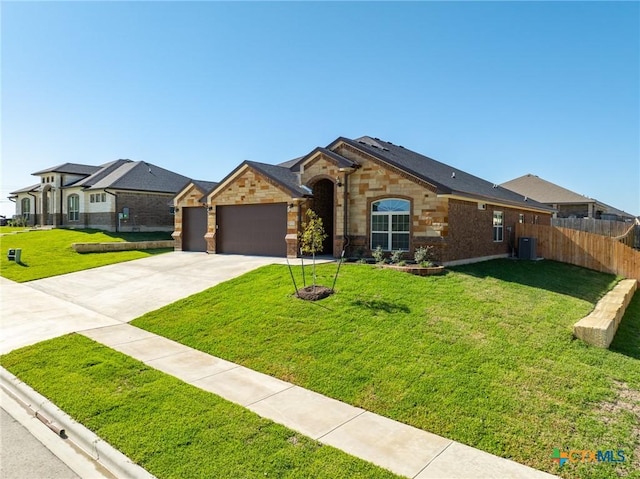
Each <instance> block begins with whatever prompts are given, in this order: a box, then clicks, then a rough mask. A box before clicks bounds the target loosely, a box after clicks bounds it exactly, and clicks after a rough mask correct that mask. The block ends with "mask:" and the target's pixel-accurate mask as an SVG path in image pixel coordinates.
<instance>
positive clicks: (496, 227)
mask: <svg viewBox="0 0 640 479" xmlns="http://www.w3.org/2000/svg"><path fill="white" fill-rule="evenodd" d="M503 239H504V218H503V215H502V211H494V212H493V241H495V242H500V241H502V240H503Z"/></svg>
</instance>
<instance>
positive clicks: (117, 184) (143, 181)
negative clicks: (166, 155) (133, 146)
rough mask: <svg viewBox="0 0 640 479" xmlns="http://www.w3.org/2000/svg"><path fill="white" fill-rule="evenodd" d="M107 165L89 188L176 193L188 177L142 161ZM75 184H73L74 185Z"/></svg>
mask: <svg viewBox="0 0 640 479" xmlns="http://www.w3.org/2000/svg"><path fill="white" fill-rule="evenodd" d="M120 161H122V163H118V162H115V164H111V165H109V166H107V168H106V171H105V173H106V174H104V175H102V174H101V175H100V178H99V179H98V180H97V181H96V182H95V183H92V181H91V180H90V179H89V178H88V179H87V180H88V181H87V183H91V184H90V186H89V188H88V189H90V190H97V189H104V188H111V189H117V190H133V191H149V192H156V193H174V194H175V193H177V192H178V191H179V190H180V189H181V188H182V187H183V186H184V185H185V184H186V183H187V182H189V181H190V180H189V178H187V177H186V176H182V175H179V174H178V173H174V172H173V171H169V170H165V169H164V168H160V167H159V166H156V165H152V164H151V163H147V162H144V161H129V160H120ZM74 186H75V185H74Z"/></svg>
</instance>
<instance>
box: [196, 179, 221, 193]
mask: <svg viewBox="0 0 640 479" xmlns="http://www.w3.org/2000/svg"><path fill="white" fill-rule="evenodd" d="M191 183H193V184H194V185H196V186H197V187H198V189H199V190H200V191H202V192H207V191H211V190H212V189H214V188H215V187H216V186H218V182H216V181H204V180H191Z"/></svg>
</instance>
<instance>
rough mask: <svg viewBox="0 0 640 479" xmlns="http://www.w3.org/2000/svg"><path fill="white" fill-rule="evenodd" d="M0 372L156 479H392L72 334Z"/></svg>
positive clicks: (19, 355) (9, 357)
mask: <svg viewBox="0 0 640 479" xmlns="http://www.w3.org/2000/svg"><path fill="white" fill-rule="evenodd" d="M0 363H2V366H4V367H5V368H6V369H7V370H9V371H11V372H12V373H13V374H15V375H16V376H17V377H19V378H20V379H21V380H23V381H24V382H26V383H27V384H29V385H30V386H31V387H33V388H34V389H36V390H37V391H38V392H40V393H41V394H42V395H44V396H45V397H47V398H49V399H50V400H51V401H52V402H53V403H55V404H56V405H57V406H58V407H60V408H61V409H62V410H64V411H65V412H66V413H68V414H69V415H70V416H71V417H73V418H74V419H75V420H77V421H79V422H80V423H82V424H84V425H85V426H86V427H88V428H89V429H90V430H92V431H93V432H95V433H96V434H97V435H98V436H100V437H102V438H103V439H105V440H106V441H107V442H109V443H110V444H112V445H113V446H114V447H116V448H117V449H118V450H120V451H122V452H123V453H124V454H125V455H127V456H128V457H129V458H130V459H132V460H133V461H134V462H135V463H137V464H139V465H141V466H142V467H144V468H145V469H147V470H148V471H149V472H151V473H152V474H154V475H155V476H157V477H158V478H160V479H168V478H181V479H184V478H211V477H219V478H225V477H234V478H236V477H245V478H254V477H255V478H258V477H260V478H264V477H276V478H294V477H296V478H297V477H300V478H312V477H318V478H319V477H323V478H324V477H327V478H331V477H335V478H341V477H354V478H358V477H361V478H392V477H398V476H396V475H394V474H392V473H391V472H388V471H386V470H384V469H382V468H379V467H377V466H374V465H373V464H370V463H368V462H365V461H363V460H360V459H358V458H355V457H352V456H350V455H348V454H346V453H343V452H342V451H339V450H337V449H335V448H332V447H330V446H325V445H322V444H321V443H319V442H317V441H314V440H312V439H309V438H307V437H305V436H303V435H301V434H299V433H296V432H294V431H291V430H289V429H288V428H286V427H284V426H281V425H278V424H276V423H274V422H272V421H269V420H267V419H263V418H261V417H259V416H258V415H256V414H254V413H252V412H251V411H249V410H247V409H245V408H243V407H241V406H238V405H235V404H233V403H231V402H229V401H226V400H224V399H222V398H220V397H218V396H216V395H214V394H211V393H208V392H206V391H203V390H201V389H198V388H196V387H194V386H191V385H188V384H186V383H183V382H182V381H179V380H178V379H176V378H173V377H171V376H169V375H166V374H164V373H161V372H159V371H156V370H154V369H152V368H149V367H147V366H146V365H144V364H143V363H141V362H139V361H137V360H135V359H132V358H130V357H128V356H126V355H123V354H121V353H119V352H117V351H113V350H111V349H109V348H107V347H105V346H102V345H100V344H98V343H96V342H94V341H92V340H90V339H88V338H86V337H84V336H81V335H77V334H72V335H67V336H63V337H60V338H56V339H52V340H48V341H44V342H42V343H39V344H37V345H34V346H28V347H26V348H22V349H19V350H16V351H13V352H11V353H9V354H6V355H4V356H2V357H0Z"/></svg>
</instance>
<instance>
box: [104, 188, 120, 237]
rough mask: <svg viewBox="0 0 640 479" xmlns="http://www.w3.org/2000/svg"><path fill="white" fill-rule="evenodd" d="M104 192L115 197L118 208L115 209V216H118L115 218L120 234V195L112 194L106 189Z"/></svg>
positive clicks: (117, 230)
mask: <svg viewBox="0 0 640 479" xmlns="http://www.w3.org/2000/svg"><path fill="white" fill-rule="evenodd" d="M104 192H105V193H107V194H109V195H111V196H113V197H114V198H115V199H116V207H115V210H116V212H115V215H116V216H115V218H114V219H115V220H116V221H115V222H114V224H115V225H116V233H119V232H120V228H119V226H120V220H119V218H118V195H116V194H115V193H111V192H110V191H109V190H107V189H106V188H105V189H104Z"/></svg>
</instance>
